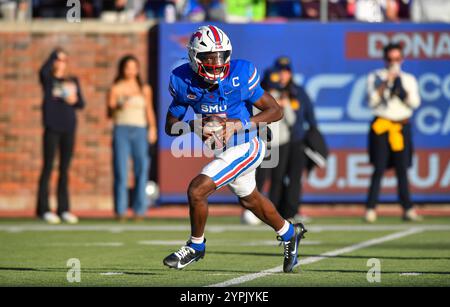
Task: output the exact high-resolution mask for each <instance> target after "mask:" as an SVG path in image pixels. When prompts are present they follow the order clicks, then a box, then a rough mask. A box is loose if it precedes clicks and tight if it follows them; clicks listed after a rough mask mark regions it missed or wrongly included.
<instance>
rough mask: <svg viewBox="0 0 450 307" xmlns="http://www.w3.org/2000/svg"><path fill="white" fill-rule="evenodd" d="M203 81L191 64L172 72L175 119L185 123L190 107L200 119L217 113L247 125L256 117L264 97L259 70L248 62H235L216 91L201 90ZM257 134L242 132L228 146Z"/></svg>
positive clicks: (170, 110)
mask: <svg viewBox="0 0 450 307" xmlns="http://www.w3.org/2000/svg"><path fill="white" fill-rule="evenodd" d="M200 82H203V81H202V80H201V79H199V78H197V77H196V74H195V73H194V71H193V70H192V69H191V67H190V65H189V63H186V64H183V65H181V66H179V67H177V68H175V69H174V70H173V71H172V75H171V76H170V84H169V91H170V94H171V95H172V97H173V100H172V103H171V105H170V107H169V112H170V113H171V114H172V115H173V116H175V117H177V118H178V119H179V120H182V119H183V118H184V116H185V114H186V112H187V110H188V108H189V107H191V108H192V109H193V111H194V113H196V114H201V116H208V115H212V114H214V115H218V116H222V117H226V118H233V119H240V120H241V121H242V122H243V123H247V122H248V121H249V120H250V117H251V116H252V115H253V111H252V109H253V104H254V103H255V102H256V101H258V100H259V99H260V98H261V96H262V95H263V94H264V90H263V89H262V88H261V85H260V75H259V72H258V70H257V69H256V67H255V66H254V65H253V64H252V63H250V62H249V61H245V60H232V61H231V62H230V73H229V74H228V76H227V77H226V78H225V79H224V80H221V81H220V82H219V86H218V88H217V89H215V90H213V91H209V90H208V89H205V88H202V87H201V86H200ZM255 135H256V131H255V130H254V129H253V130H251V131H248V130H245V131H242V132H239V133H238V134H236V135H235V136H234V138H231V140H230V142H229V143H228V144H227V146H230V145H236V144H242V143H244V142H248V141H250V140H251V139H252V138H253V137H254V136H255Z"/></svg>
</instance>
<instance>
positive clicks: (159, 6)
mask: <svg viewBox="0 0 450 307" xmlns="http://www.w3.org/2000/svg"><path fill="white" fill-rule="evenodd" d="M143 2H144V3H143V6H142V10H141V13H140V15H139V17H138V19H140V20H143V19H163V20H166V21H172V22H173V21H175V19H176V17H177V16H176V9H175V1H168V0H149V1H143ZM169 14H172V16H169Z"/></svg>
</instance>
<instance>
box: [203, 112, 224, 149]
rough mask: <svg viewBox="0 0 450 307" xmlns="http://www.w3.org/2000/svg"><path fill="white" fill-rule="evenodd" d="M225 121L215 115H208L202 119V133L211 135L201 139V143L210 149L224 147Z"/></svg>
mask: <svg viewBox="0 0 450 307" xmlns="http://www.w3.org/2000/svg"><path fill="white" fill-rule="evenodd" d="M225 124H226V119H225V118H223V117H220V116H217V115H210V116H206V117H204V118H203V121H202V127H203V132H204V133H212V134H213V135H212V136H210V137H204V136H203V137H202V139H203V142H205V144H206V145H207V146H208V147H209V148H211V149H221V148H223V147H224V146H225V135H224V133H223V130H224V128H225Z"/></svg>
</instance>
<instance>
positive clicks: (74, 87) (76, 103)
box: [37, 48, 85, 224]
mask: <svg viewBox="0 0 450 307" xmlns="http://www.w3.org/2000/svg"><path fill="white" fill-rule="evenodd" d="M67 63H68V56H67V53H66V52H65V51H64V50H62V49H61V48H57V49H55V50H54V51H53V52H52V53H51V54H50V57H49V58H48V59H47V61H46V62H45V64H44V65H43V66H42V68H41V70H40V72H39V77H40V82H41V86H42V89H43V92H44V99H43V100H44V101H43V105H42V110H43V124H44V139H43V154H44V164H43V168H42V173H41V176H40V179H39V191H38V203H37V215H38V216H39V217H40V218H42V219H43V220H45V221H46V222H47V223H49V224H59V223H60V222H61V219H62V220H63V221H65V222H67V223H70V224H75V223H77V222H78V218H77V217H76V216H75V215H73V214H72V213H70V204H69V192H68V180H69V179H68V172H69V166H70V161H71V159H72V155H73V150H74V144H75V130H76V123H77V121H76V112H75V111H76V110H79V109H82V108H83V107H84V104H85V103H84V99H83V96H82V94H81V88H80V83H79V81H78V78H77V77H74V76H70V75H69V73H68V67H67ZM58 150H59V179H58V193H57V199H58V210H57V214H54V213H53V212H51V211H50V207H49V200H48V194H49V192H48V185H49V180H50V175H51V172H52V168H53V161H54V160H55V156H56V152H57V151H58Z"/></svg>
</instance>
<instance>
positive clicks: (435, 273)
mask: <svg viewBox="0 0 450 307" xmlns="http://www.w3.org/2000/svg"><path fill="white" fill-rule="evenodd" d="M302 271H304V272H323V273H361V274H367V271H365V270H329V269H305V268H302ZM414 273H417V274H424V275H430V274H433V275H450V272H434V271H427V272H421V271H414ZM382 274H408V272H400V271H382Z"/></svg>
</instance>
